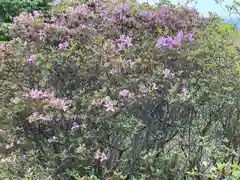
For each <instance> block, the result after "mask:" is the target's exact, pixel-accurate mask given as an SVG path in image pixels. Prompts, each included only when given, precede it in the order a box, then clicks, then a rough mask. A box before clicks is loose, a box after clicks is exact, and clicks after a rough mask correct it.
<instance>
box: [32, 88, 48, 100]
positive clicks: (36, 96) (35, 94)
mask: <svg viewBox="0 0 240 180" xmlns="http://www.w3.org/2000/svg"><path fill="white" fill-rule="evenodd" d="M29 96H30V97H31V98H32V99H38V100H39V99H43V98H44V97H46V94H45V93H44V92H42V91H39V90H37V89H35V90H31V91H30V92H29Z"/></svg>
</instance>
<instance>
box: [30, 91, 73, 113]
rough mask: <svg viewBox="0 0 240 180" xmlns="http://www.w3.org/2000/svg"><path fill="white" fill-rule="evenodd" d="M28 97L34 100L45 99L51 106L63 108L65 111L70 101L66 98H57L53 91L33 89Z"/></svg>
mask: <svg viewBox="0 0 240 180" xmlns="http://www.w3.org/2000/svg"><path fill="white" fill-rule="evenodd" d="M28 97H30V98H32V99H34V100H45V101H46V102H47V104H48V106H50V107H54V108H58V109H63V110H64V111H65V110H66V109H67V107H68V105H69V103H70V101H66V100H64V99H60V98H56V97H55V94H54V92H53V91H52V92H51V93H48V92H43V91H41V90H36V89H35V90H31V91H30V92H29V94H28Z"/></svg>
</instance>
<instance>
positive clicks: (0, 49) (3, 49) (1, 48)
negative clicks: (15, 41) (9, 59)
mask: <svg viewBox="0 0 240 180" xmlns="http://www.w3.org/2000/svg"><path fill="white" fill-rule="evenodd" d="M5 50H6V45H5V44H0V52H1V51H2V52H3V51H5Z"/></svg>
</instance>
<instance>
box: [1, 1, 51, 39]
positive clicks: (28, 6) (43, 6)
mask: <svg viewBox="0 0 240 180" xmlns="http://www.w3.org/2000/svg"><path fill="white" fill-rule="evenodd" d="M51 2H52V0H50V1H49V0H0V41H7V40H10V38H11V36H10V35H9V31H8V26H9V24H8V23H11V22H12V19H13V17H15V16H17V15H19V14H20V13H21V12H25V11H28V12H33V11H34V10H38V11H41V12H45V11H46V10H47V9H48V7H49V5H50V3H51Z"/></svg>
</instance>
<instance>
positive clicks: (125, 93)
mask: <svg viewBox="0 0 240 180" xmlns="http://www.w3.org/2000/svg"><path fill="white" fill-rule="evenodd" d="M129 93H130V91H129V90H127V89H124V90H122V91H120V92H119V96H123V97H126V96H128V94H129Z"/></svg>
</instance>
